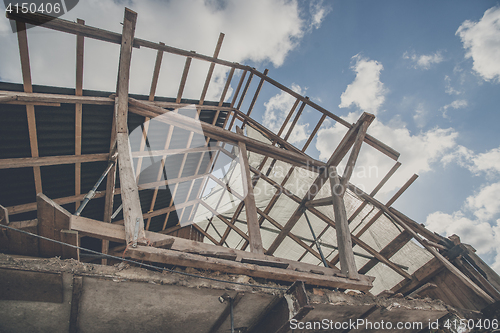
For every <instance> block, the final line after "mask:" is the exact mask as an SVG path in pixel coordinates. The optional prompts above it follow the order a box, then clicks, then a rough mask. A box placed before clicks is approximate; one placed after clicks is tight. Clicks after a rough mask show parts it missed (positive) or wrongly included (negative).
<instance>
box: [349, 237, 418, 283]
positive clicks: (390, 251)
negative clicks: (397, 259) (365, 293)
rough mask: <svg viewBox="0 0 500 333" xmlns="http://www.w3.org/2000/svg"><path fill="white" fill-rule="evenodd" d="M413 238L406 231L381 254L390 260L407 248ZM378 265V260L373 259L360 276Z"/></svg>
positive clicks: (365, 265)
mask: <svg viewBox="0 0 500 333" xmlns="http://www.w3.org/2000/svg"><path fill="white" fill-rule="evenodd" d="M412 238H413V237H412V236H411V235H410V234H409V233H408V232H406V231H403V232H402V233H400V234H399V235H398V236H397V237H396V238H394V239H393V240H392V241H391V242H390V243H389V244H387V245H386V246H385V247H384V248H383V249H382V250H381V251H380V252H379V253H380V254H381V255H383V256H384V257H386V258H387V259H390V258H391V257H392V256H393V255H395V254H396V252H398V251H399V250H400V249H401V248H402V247H403V246H405V245H406V244H407V243H408V242H409V241H410V240H411V239H412ZM377 263H379V261H378V260H376V259H371V260H370V261H368V262H367V263H366V264H364V266H363V267H361V268H360V269H359V271H358V273H359V274H366V273H368V271H369V270H370V269H372V268H373V267H374V266H375V265H376V264H377Z"/></svg>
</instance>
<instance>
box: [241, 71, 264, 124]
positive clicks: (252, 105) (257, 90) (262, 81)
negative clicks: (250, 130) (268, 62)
mask: <svg viewBox="0 0 500 333" xmlns="http://www.w3.org/2000/svg"><path fill="white" fill-rule="evenodd" d="M267 73H269V69H267V68H266V69H265V70H264V75H267ZM263 85H264V79H261V80H260V82H259V84H258V85H257V89H256V90H255V94H254V96H253V98H252V101H251V102H250V106H249V107H248V111H247V116H249V117H250V114H251V113H252V111H253V108H254V106H255V103H256V102H257V98H258V97H259V94H260V91H261V89H262V86H263ZM238 109H239V108H238ZM245 123H246V122H243V126H244V124H245Z"/></svg>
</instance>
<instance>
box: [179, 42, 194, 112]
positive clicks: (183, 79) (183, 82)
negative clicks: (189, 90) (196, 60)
mask: <svg viewBox="0 0 500 333" xmlns="http://www.w3.org/2000/svg"><path fill="white" fill-rule="evenodd" d="M192 53H196V52H192ZM191 60H193V58H192V57H187V58H186V63H185V64H184V71H183V72H182V77H181V83H180V84H179V91H178V92H177V99H176V100H175V102H176V103H180V102H181V99H182V93H183V92H184V87H185V86H186V80H187V76H188V72H189V66H191Z"/></svg>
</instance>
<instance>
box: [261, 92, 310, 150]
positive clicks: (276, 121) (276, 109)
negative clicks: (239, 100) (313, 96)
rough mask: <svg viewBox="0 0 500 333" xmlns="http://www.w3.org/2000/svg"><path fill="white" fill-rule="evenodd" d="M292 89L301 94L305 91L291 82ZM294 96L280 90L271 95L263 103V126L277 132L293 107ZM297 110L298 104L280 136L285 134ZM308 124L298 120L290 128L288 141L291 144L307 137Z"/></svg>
mask: <svg viewBox="0 0 500 333" xmlns="http://www.w3.org/2000/svg"><path fill="white" fill-rule="evenodd" d="M292 90H293V91H295V92H297V93H299V94H301V95H303V94H304V93H305V89H302V88H301V87H300V86H298V85H296V84H292ZM295 101H296V98H295V97H293V96H292V95H290V94H288V93H286V92H284V91H282V92H280V93H279V94H277V95H275V96H273V97H271V98H270V99H269V101H267V102H265V103H264V106H265V108H266V110H265V111H264V115H263V117H262V123H263V125H264V126H266V127H267V128H269V129H270V130H272V131H273V132H275V133H278V131H279V130H280V128H281V126H282V124H283V122H284V121H285V118H286V117H287V115H288V113H289V112H290V110H291V109H292V107H293V104H294V103H295ZM298 110H299V106H297V108H296V109H295V112H294V115H293V116H292V117H291V118H290V120H289V121H288V123H287V125H286V127H285V130H284V131H283V133H282V137H284V136H285V135H286V133H287V132H288V129H289V128H290V125H291V124H292V121H293V119H294V117H295V114H297V111H298ZM308 126H309V124H307V123H306V124H304V123H301V122H300V120H299V121H298V122H297V123H296V124H295V126H294V128H293V129H292V133H291V134H290V137H289V138H288V141H289V142H290V143H292V144H294V143H298V142H301V141H303V140H306V139H307V138H308V134H307V128H308Z"/></svg>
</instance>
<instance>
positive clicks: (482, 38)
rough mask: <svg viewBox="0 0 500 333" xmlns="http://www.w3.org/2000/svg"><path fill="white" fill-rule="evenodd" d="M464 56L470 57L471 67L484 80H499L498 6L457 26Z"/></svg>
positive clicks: (499, 27) (499, 23)
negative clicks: (474, 19)
mask: <svg viewBox="0 0 500 333" xmlns="http://www.w3.org/2000/svg"><path fill="white" fill-rule="evenodd" d="M456 35H458V36H460V38H461V40H462V43H463V45H464V48H465V49H466V50H467V52H466V54H465V57H466V58H472V61H473V66H472V68H473V69H474V71H476V72H477V73H478V74H479V75H480V76H481V77H482V78H483V79H484V80H486V81H490V80H493V81H496V82H500V62H499V61H498V59H500V7H492V8H490V9H488V10H487V11H485V12H484V15H483V17H482V18H481V19H480V20H479V21H478V22H472V21H469V20H467V21H465V22H463V23H462V25H460V27H459V28H458V30H457V32H456Z"/></svg>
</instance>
